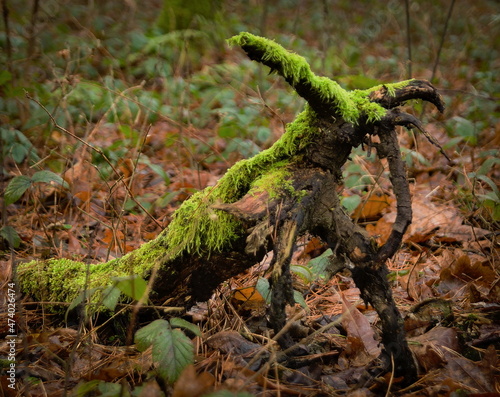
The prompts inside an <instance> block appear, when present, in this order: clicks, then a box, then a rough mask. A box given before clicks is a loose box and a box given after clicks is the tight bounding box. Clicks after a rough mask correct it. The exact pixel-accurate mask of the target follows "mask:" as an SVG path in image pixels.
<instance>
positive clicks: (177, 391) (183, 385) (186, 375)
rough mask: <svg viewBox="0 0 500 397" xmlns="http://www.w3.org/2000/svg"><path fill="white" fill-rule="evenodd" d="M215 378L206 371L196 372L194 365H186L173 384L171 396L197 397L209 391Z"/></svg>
mask: <svg viewBox="0 0 500 397" xmlns="http://www.w3.org/2000/svg"><path fill="white" fill-rule="evenodd" d="M214 384H215V378H214V376H213V375H212V374H210V373H208V372H202V373H201V374H199V375H198V374H197V373H196V369H195V368H194V365H188V366H187V367H186V368H185V369H184V371H182V373H181V375H180V376H179V379H178V380H177V382H175V385H174V391H173V393H172V397H198V396H202V395H204V394H207V393H210V392H211V391H212V389H213V386H214ZM148 396H149V395H148Z"/></svg>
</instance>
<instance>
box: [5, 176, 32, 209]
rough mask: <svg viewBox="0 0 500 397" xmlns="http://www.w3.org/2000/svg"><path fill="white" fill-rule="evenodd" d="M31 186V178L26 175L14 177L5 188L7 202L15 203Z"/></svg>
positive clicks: (7, 203)
mask: <svg viewBox="0 0 500 397" xmlns="http://www.w3.org/2000/svg"><path fill="white" fill-rule="evenodd" d="M30 186H31V178H29V177H27V176H26V175H19V176H15V177H14V178H12V180H11V181H10V182H9V184H8V185H7V188H6V189H5V195H4V197H5V204H6V205H9V204H12V203H15V202H16V201H17V200H19V199H20V198H21V196H22V195H23V194H24V192H26V190H28V189H29V188H30Z"/></svg>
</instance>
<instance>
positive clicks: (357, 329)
mask: <svg viewBox="0 0 500 397" xmlns="http://www.w3.org/2000/svg"><path fill="white" fill-rule="evenodd" d="M340 296H341V299H342V326H343V327H344V329H345V330H346V332H347V336H348V337H353V338H358V339H359V340H360V341H361V342H362V346H361V347H364V349H365V350H366V352H367V353H368V354H369V355H370V356H372V358H375V357H377V356H378V355H379V354H380V347H379V345H378V342H377V341H376V340H375V332H374V331H373V329H372V327H371V325H370V322H369V321H368V319H367V318H366V317H365V316H364V315H363V314H362V313H361V312H360V311H359V310H358V309H357V308H356V307H355V306H353V305H352V304H351V303H350V302H349V300H348V299H346V297H345V296H344V294H343V293H341V294H340Z"/></svg>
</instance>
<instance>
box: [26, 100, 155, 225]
mask: <svg viewBox="0 0 500 397" xmlns="http://www.w3.org/2000/svg"><path fill="white" fill-rule="evenodd" d="M25 95H26V98H28V99H29V100H31V101H33V102H35V103H36V104H37V105H38V106H40V107H41V108H42V109H43V110H44V111H45V113H47V115H48V116H49V117H50V120H51V121H52V124H54V127H56V128H57V129H59V130H61V131H62V132H64V133H65V134H68V135H69V136H71V137H72V138H74V139H76V140H77V141H79V142H81V143H82V144H84V145H85V146H87V147H88V148H90V149H92V150H93V151H95V152H96V153H98V154H99V155H100V156H101V157H102V158H103V159H104V161H105V162H106V163H107V164H108V165H109V166H110V167H111V169H112V170H113V172H114V173H115V174H116V175H117V176H120V173H119V172H118V170H117V169H116V168H115V166H114V165H113V164H112V163H111V161H110V160H109V159H108V157H107V156H106V155H105V154H104V152H103V151H102V150H101V149H99V148H98V147H96V146H94V145H92V144H91V143H88V142H87V141H85V140H84V139H82V138H80V137H79V136H78V135H75V134H73V133H72V132H71V131H69V130H67V129H66V128H64V127H62V126H60V125H59V124H58V123H57V121H56V120H55V119H54V116H52V114H50V112H49V111H48V110H47V108H46V107H45V106H43V105H42V103H41V102H40V101H38V100H37V99H35V98H33V97H31V96H30V95H29V94H28V92H25ZM121 180H122V183H123V186H125V189H126V190H127V193H128V194H129V195H130V198H131V199H132V201H133V202H134V203H136V204H137V205H138V206H139V208H140V209H141V210H143V211H144V212H145V213H146V215H147V216H148V217H149V218H150V219H151V220H152V221H153V222H154V223H156V225H157V226H159V227H160V228H163V226H162V225H161V224H160V222H158V221H157V220H156V218H155V217H154V216H153V215H151V214H150V213H149V212H148V211H147V210H146V208H144V206H143V205H142V204H141V203H140V202H139V201H137V199H136V198H135V197H134V195H133V194H132V192H131V191H130V188H129V187H128V185H127V183H126V182H125V181H124V180H123V179H121Z"/></svg>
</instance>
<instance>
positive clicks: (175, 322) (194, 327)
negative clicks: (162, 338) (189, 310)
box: [170, 317, 201, 336]
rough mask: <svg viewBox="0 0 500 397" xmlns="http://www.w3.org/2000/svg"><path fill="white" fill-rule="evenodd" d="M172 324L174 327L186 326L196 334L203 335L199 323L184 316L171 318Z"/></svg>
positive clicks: (185, 327)
mask: <svg viewBox="0 0 500 397" xmlns="http://www.w3.org/2000/svg"><path fill="white" fill-rule="evenodd" d="M170 325H171V326H172V328H184V329H187V330H189V331H191V332H192V333H193V334H194V335H196V336H201V331H200V328H199V327H198V326H197V325H195V324H193V323H190V322H189V321H186V320H184V319H182V318H179V317H174V318H171V319H170Z"/></svg>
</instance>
